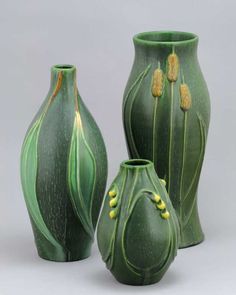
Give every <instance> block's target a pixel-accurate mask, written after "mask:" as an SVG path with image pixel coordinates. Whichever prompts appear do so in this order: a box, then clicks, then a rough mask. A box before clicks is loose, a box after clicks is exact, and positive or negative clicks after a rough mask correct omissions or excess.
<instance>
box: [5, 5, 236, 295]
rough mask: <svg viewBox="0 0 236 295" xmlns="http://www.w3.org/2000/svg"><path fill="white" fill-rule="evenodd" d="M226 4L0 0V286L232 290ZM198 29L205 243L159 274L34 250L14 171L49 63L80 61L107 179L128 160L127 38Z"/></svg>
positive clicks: (234, 159) (231, 118)
mask: <svg viewBox="0 0 236 295" xmlns="http://www.w3.org/2000/svg"><path fill="white" fill-rule="evenodd" d="M235 27H236V2H235V1H234V0H232V1H229V0H224V1H221V0H214V1H213V0H212V1H210V0H202V1H200V0H198V1H189V0H185V1H183V0H177V1H157V0H132V1H131V0H122V1H114V0H113V1H112V0H93V1H92V0H86V1H79V0H74V1H71V0H67V1H62V0H57V1H56V0H51V1H48V0H40V1H32V0H29V1H26V0H21V1H10V0H6V1H4V0H0V36H1V39H0V56H1V70H0V89H1V91H0V99H1V107H0V136H1V142H0V295H15V294H17V295H21V294H24V295H29V294H30V295H31V294H34V295H37V294H40V295H41V294H43V295H49V294H50V295H51V294H54V293H55V294H57V295H60V294H70V295H73V294H94V293H95V294H119V293H120V294H133V293H134V292H137V293H140V294H141V293H142V294H143V293H146V294H168V295H169V294H171V295H175V294H181V295H185V294H186V295H189V294H191V295H193V294H201V295H202V294H207V295H209V294H214V295H222V294H227V295H231V294H235V293H236V286H235V277H236V270H235V262H236V236H235V228H236V214H235V212H236V195H235V164H236V156H235V151H236V140H235V129H236V128H235V127H236V120H235V113H236V112H235V111H236V86H235V79H236V78H235V69H236V59H235V52H236V42H235V36H236V33H235ZM160 29H169V30H183V31H190V32H194V33H196V34H198V35H199V38H200V42H199V50H198V55H199V60H200V64H201V67H202V70H203V73H204V76H205V79H206V81H207V84H208V87H209V91H210V94H211V101H212V117H211V126H210V133H209V138H208V144H207V151H206V157H205V162H204V167H203V172H202V177H201V182H200V188H199V209H200V216H201V220H202V225H203V229H204V232H205V236H206V241H205V242H204V243H203V244H201V245H199V246H196V247H193V248H189V249H186V250H181V251H179V253H178V257H177V258H176V260H175V261H174V263H173V264H172V266H171V268H170V269H169V271H168V272H167V273H166V275H165V276H164V278H163V280H162V281H161V282H160V283H159V284H156V285H152V286H147V287H130V286H124V285H121V284H119V283H117V282H116V281H115V280H114V279H113V277H112V276H111V275H110V273H109V272H108V271H107V270H106V269H105V265H104V264H103V262H102V261H101V259H100V256H99V254H98V252H97V248H96V246H95V245H94V248H93V249H94V251H93V255H92V257H91V258H89V259H87V260H84V261H82V262H74V263H64V264H63V263H52V262H47V261H43V260H41V259H39V258H38V257H37V255H36V251H35V247H34V244H33V237H32V232H31V228H30V224H29V219H28V216H27V212H26V208H25V204H24V200H23V195H22V191H21V186H20V179H19V157H20V148H21V144H22V140H23V137H24V134H25V132H26V129H27V127H28V125H29V123H30V121H31V120H32V118H33V116H34V114H35V112H36V111H37V110H38V108H39V106H40V104H41V103H42V101H43V99H44V98H45V96H46V93H47V91H48V88H49V79H50V72H49V68H50V66H51V65H53V64H57V63H72V64H75V65H76V66H77V67H78V87H79V91H80V94H81V96H82V98H83V100H84V101H85V103H86V105H87V106H88V108H89V109H90V110H91V112H92V113H93V115H94V117H95V119H96V120H97V122H98V124H99V126H100V127H101V130H102V132H103V134H104V138H105V141H106V145H107V150H108V155H109V181H108V183H110V181H111V180H112V179H113V178H114V176H115V174H116V173H117V169H118V165H119V163H120V162H121V161H122V160H124V159H125V158H127V152H126V147H125V141H124V134H123V127H122V122H121V102H122V95H123V91H124V87H125V84H126V82H127V79H128V75H129V72H130V69H131V65H132V62H133V56H134V49H133V44H132V36H133V35H134V34H135V33H138V32H141V31H149V30H160Z"/></svg>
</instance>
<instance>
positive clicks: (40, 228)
mask: <svg viewBox="0 0 236 295" xmlns="http://www.w3.org/2000/svg"><path fill="white" fill-rule="evenodd" d="M106 178H107V157H106V150H105V145H104V142H103V139H102V135H101V133H100V131H99V129H98V127H97V125H96V123H95V121H94V119H93V118H92V116H91V114H90V113H89V111H88V110H87V108H86V106H85V105H84V103H83V101H82V99H81V97H80V95H79V93H78V90H77V86H76V69H75V67H74V66H70V65H57V66H54V67H52V70H51V86H50V89H49V93H48V95H47V97H46V99H45V101H44V102H43V104H42V106H41V108H40V109H39V111H38V113H37V114H36V116H35V118H34V119H33V122H32V123H31V125H30V127H29V129H28V131H27V134H26V137H25V140H24V143H23V146H22V152H21V181H22V187H23V192H24V197H25V201H26V205H27V208H28V212H29V216H30V220H31V224H32V227H33V232H34V237H35V242H36V246H37V249H38V254H39V256H41V257H42V258H45V259H48V260H53V261H74V260H80V259H84V258H86V257H88V256H89V255H90V250H91V244H92V242H93V240H94V230H95V227H96V223H97V219H98V214H99V210H100V207H101V203H102V199H103V194H104V190H105V185H106Z"/></svg>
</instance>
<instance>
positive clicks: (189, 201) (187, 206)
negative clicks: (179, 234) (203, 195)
mask: <svg viewBox="0 0 236 295" xmlns="http://www.w3.org/2000/svg"><path fill="white" fill-rule="evenodd" d="M197 117H198V122H199V129H200V138H201V149H200V153H199V159H198V163H197V166H196V170H195V173H194V176H193V178H192V181H191V183H190V185H189V188H188V191H187V193H186V195H185V196H184V198H183V204H182V208H183V209H182V210H183V212H184V214H185V220H184V226H186V225H187V223H188V220H189V218H190V217H191V215H192V211H193V208H194V206H195V202H196V195H195V192H196V191H197V186H198V180H199V177H200V173H201V168H202V163H203V159H204V153H205V146H206V126H205V123H204V121H203V119H202V117H201V115H200V114H197Z"/></svg>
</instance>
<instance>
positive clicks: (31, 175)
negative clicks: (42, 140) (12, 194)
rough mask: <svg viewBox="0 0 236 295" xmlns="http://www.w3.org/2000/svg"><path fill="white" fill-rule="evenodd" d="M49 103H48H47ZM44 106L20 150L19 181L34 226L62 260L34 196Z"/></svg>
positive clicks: (56, 243) (60, 251) (61, 251)
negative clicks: (54, 248)
mask: <svg viewBox="0 0 236 295" xmlns="http://www.w3.org/2000/svg"><path fill="white" fill-rule="evenodd" d="M49 103H50V102H49ZM49 103H48V104H47V105H46V107H45V110H44V112H43V113H42V115H41V116H40V117H39V118H38V120H37V121H36V122H35V123H34V125H33V126H32V128H31V129H30V130H29V132H28V134H27V136H26V138H25V141H24V144H23V148H22V157H21V181H22V187H23V192H24V196H25V201H26V205H27V208H28V211H29V214H30V216H31V218H32V219H33V221H34V223H35V226H36V227H37V229H38V230H39V231H40V232H41V233H42V235H43V236H44V237H45V238H46V239H47V240H48V241H49V242H50V243H51V244H52V245H53V246H55V247H56V249H57V252H58V255H59V257H61V258H64V256H65V253H64V249H63V247H62V246H61V245H60V243H59V242H58V241H57V240H56V239H55V238H54V237H53V235H52V234H51V232H50V230H49V229H48V227H47V225H46V224H45V222H44V220H43V217H42V215H41V212H40V208H39V205H38V200H37V194H36V181H37V160H38V159H37V145H38V137H39V132H40V127H41V125H42V121H43V118H44V116H45V113H46V111H47V109H48V107H49Z"/></svg>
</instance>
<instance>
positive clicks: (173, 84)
mask: <svg viewBox="0 0 236 295" xmlns="http://www.w3.org/2000/svg"><path fill="white" fill-rule="evenodd" d="M133 41H134V46H135V59H134V64H133V67H132V71H131V74H130V77H129V80H128V83H127V86H126V89H125V93H124V100H123V122H124V129H125V135H126V141H127V146H128V150H129V154H130V157H131V158H145V159H149V160H151V161H153V163H154V166H155V169H156V171H157V173H158V176H159V177H160V178H163V179H165V181H166V183H167V192H168V194H169V196H170V199H171V201H172V204H173V206H174V208H175V210H176V213H177V216H178V219H179V224H180V240H181V241H180V248H183V247H188V246H191V245H195V244H198V243H200V242H201V241H202V240H203V239H204V236H203V232H202V228H201V225H200V221H199V215H198V207H197V189H198V183H199V178H200V173H201V168H202V163H203V158H204V153H205V145H206V139H207V133H208V126H209V120H210V100H209V94H208V90H207V86H206V83H205V81H204V78H203V75H202V72H201V69H200V66H199V63H198V58H197V45H198V37H197V36H196V35H194V34H192V33H184V32H146V33H140V34H138V35H136V36H134V39H133Z"/></svg>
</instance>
